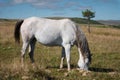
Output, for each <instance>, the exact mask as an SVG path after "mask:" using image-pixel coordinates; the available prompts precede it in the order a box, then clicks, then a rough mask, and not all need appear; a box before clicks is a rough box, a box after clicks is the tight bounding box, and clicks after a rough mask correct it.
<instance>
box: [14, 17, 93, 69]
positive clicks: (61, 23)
mask: <svg viewBox="0 0 120 80" xmlns="http://www.w3.org/2000/svg"><path fill="white" fill-rule="evenodd" d="M20 32H21V35H22V41H23V46H22V50H21V62H22V65H23V64H24V63H23V60H24V55H25V51H26V49H27V47H28V46H29V56H30V59H31V61H32V63H34V58H33V55H34V48H35V43H36V41H38V42H40V43H41V44H43V45H46V46H61V47H62V57H61V64H60V68H62V67H63V60H64V58H65V57H66V59H67V67H68V71H69V70H70V49H71V47H72V45H76V46H77V47H78V52H79V61H78V67H79V68H80V69H84V70H88V67H89V64H90V62H91V54H90V50H89V46H88V42H87V39H86V37H85V35H84V33H83V32H82V31H81V29H80V28H78V26H77V25H75V23H74V22H72V21H71V20H69V19H61V20H52V19H45V18H37V17H31V18H27V19H24V20H21V21H18V22H17V23H16V26H15V32H14V37H15V40H16V42H20Z"/></svg>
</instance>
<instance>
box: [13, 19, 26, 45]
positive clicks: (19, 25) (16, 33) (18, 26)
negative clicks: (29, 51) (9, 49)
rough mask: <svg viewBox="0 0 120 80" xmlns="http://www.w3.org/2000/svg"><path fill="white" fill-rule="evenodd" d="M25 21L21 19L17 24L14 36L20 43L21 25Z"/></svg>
mask: <svg viewBox="0 0 120 80" xmlns="http://www.w3.org/2000/svg"><path fill="white" fill-rule="evenodd" d="M23 22H24V20H20V21H18V22H17V23H16V25H15V30H14V38H15V42H17V43H20V27H21V25H22V23H23Z"/></svg>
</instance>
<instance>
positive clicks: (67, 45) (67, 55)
mask: <svg viewBox="0 0 120 80" xmlns="http://www.w3.org/2000/svg"><path fill="white" fill-rule="evenodd" d="M64 48H65V54H66V59H67V67H68V71H70V49H71V45H70V44H65V45H64Z"/></svg>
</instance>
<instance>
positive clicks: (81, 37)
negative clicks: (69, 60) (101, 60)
mask: <svg viewBox="0 0 120 80" xmlns="http://www.w3.org/2000/svg"><path fill="white" fill-rule="evenodd" d="M76 28H77V32H76V33H77V42H78V46H79V47H80V49H81V52H82V55H83V56H84V57H87V58H89V60H90V62H91V54H90V49H89V45H88V41H87V39H86V36H85V34H84V33H83V31H82V30H81V29H80V27H79V26H78V25H77V27H76Z"/></svg>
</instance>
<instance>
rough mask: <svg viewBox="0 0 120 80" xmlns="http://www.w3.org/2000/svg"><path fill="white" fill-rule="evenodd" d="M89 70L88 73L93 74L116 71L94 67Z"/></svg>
mask: <svg viewBox="0 0 120 80" xmlns="http://www.w3.org/2000/svg"><path fill="white" fill-rule="evenodd" d="M89 70H90V71H93V72H106V73H109V72H114V71H116V70H114V69H107V68H95V67H90V68H89Z"/></svg>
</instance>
